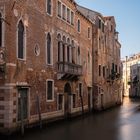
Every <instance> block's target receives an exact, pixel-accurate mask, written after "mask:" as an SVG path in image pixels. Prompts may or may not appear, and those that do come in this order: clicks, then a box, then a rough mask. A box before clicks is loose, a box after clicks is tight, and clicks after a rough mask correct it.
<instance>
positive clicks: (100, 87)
mask: <svg viewBox="0 0 140 140" xmlns="http://www.w3.org/2000/svg"><path fill="white" fill-rule="evenodd" d="M78 9H79V11H81V13H83V14H84V15H85V16H86V17H88V18H89V19H90V20H91V21H92V23H93V61H92V62H93V79H92V81H93V98H94V102H93V105H94V109H97V110H101V109H105V108H108V107H111V106H113V105H116V104H120V103H121V101H122V92H121V90H122V86H121V61H120V48H121V44H120V43H119V41H118V32H117V31H116V23H115V19H114V17H113V16H109V17H104V16H103V15H102V14H100V13H98V12H95V11H92V10H90V9H87V8H85V7H82V6H78Z"/></svg>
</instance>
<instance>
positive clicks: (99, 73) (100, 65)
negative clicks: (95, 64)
mask: <svg viewBox="0 0 140 140" xmlns="http://www.w3.org/2000/svg"><path fill="white" fill-rule="evenodd" d="M99 76H101V65H99Z"/></svg>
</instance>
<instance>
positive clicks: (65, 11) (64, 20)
mask: <svg viewBox="0 0 140 140" xmlns="http://www.w3.org/2000/svg"><path fill="white" fill-rule="evenodd" d="M63 6H65V14H63ZM61 10H62V11H61V13H62V19H63V20H64V21H65V22H66V21H67V6H66V5H65V4H64V3H62V8H61ZM63 15H65V19H64V17H63Z"/></svg>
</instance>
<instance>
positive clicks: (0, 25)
mask: <svg viewBox="0 0 140 140" xmlns="http://www.w3.org/2000/svg"><path fill="white" fill-rule="evenodd" d="M0 47H2V14H1V13H0Z"/></svg>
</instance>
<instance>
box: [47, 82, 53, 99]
mask: <svg viewBox="0 0 140 140" xmlns="http://www.w3.org/2000/svg"><path fill="white" fill-rule="evenodd" d="M46 88H47V100H53V94H54V81H53V80H47V85H46Z"/></svg>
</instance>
